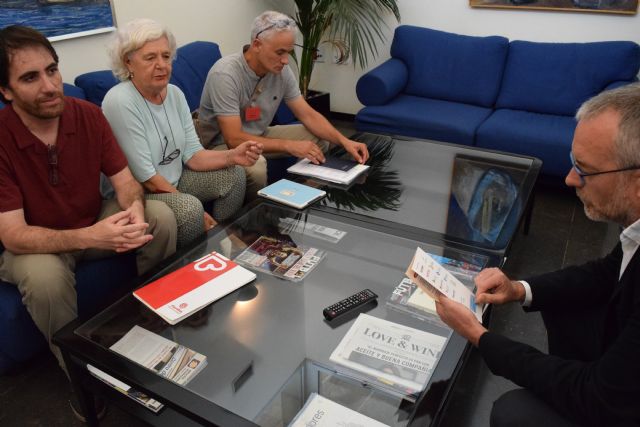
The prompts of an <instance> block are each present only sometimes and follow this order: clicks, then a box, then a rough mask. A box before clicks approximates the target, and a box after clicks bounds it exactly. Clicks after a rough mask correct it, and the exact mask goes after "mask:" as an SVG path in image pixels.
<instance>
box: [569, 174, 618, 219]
mask: <svg viewBox="0 0 640 427" xmlns="http://www.w3.org/2000/svg"><path fill="white" fill-rule="evenodd" d="M626 188H627V182H626V181H624V180H622V179H621V180H619V185H616V187H615V189H614V190H613V194H612V196H611V197H610V198H609V200H608V202H607V203H606V205H603V206H600V207H599V208H596V207H594V206H593V205H590V204H589V203H585V201H584V200H583V198H582V197H581V196H580V193H577V194H578V197H579V198H580V201H582V205H583V207H584V214H585V215H586V216H587V218H589V219H590V220H592V221H599V222H614V223H616V224H620V225H623V226H626V225H628V224H627V222H628V218H627V216H628V212H627V211H628V203H627V202H625V199H624V194H625V193H626ZM587 202H588V200H587Z"/></svg>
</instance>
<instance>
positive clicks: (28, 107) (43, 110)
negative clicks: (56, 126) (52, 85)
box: [14, 92, 64, 119]
mask: <svg viewBox="0 0 640 427" xmlns="http://www.w3.org/2000/svg"><path fill="white" fill-rule="evenodd" d="M56 98H59V99H60V100H61V101H62V102H60V103H59V104H57V105H53V106H43V105H42V104H43V103H44V102H46V101H50V100H52V99H56ZM14 102H16V104H17V105H18V106H19V107H20V108H21V109H22V110H24V111H25V112H26V113H28V114H29V115H31V116H34V117H37V118H39V119H54V118H56V117H60V115H61V114H62V111H63V110H64V95H63V94H62V93H61V92H55V93H54V94H53V95H51V96H48V97H42V98H40V99H38V100H36V102H35V104H29V103H22V102H20V101H18V100H15V101H14Z"/></svg>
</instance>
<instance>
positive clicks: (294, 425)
mask: <svg viewBox="0 0 640 427" xmlns="http://www.w3.org/2000/svg"><path fill="white" fill-rule="evenodd" d="M309 426H313V427H334V426H345V427H346V426H348V427H388V426H387V425H386V424H382V423H381V422H379V421H376V420H374V419H373V418H369V417H367V416H366V415H362V414H361V413H359V412H356V411H354V410H353V409H349V408H347V407H345V406H342V405H340V404H338V403H336V402H334V401H332V400H329V399H327V398H326V397H322V396H320V395H319V394H317V393H311V395H310V396H309V398H308V399H307V403H305V404H304V406H303V407H302V409H301V410H300V412H298V415H296V416H295V418H294V419H293V420H292V421H291V423H290V424H289V427H309Z"/></svg>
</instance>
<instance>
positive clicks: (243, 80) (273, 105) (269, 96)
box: [199, 53, 300, 147]
mask: <svg viewBox="0 0 640 427" xmlns="http://www.w3.org/2000/svg"><path fill="white" fill-rule="evenodd" d="M256 89H257V90H256ZM298 96H300V89H299V88H298V82H297V81H296V77H295V75H294V74H293V71H292V70H291V68H289V66H288V65H285V67H284V68H283V69H282V72H280V73H279V74H274V73H267V74H266V75H265V76H264V77H262V78H260V77H259V76H258V75H257V74H256V73H255V72H254V71H253V70H252V69H251V68H250V67H249V64H247V61H246V60H245V58H244V55H243V54H242V53H234V54H231V55H228V56H225V57H224V58H222V59H220V60H219V61H218V62H216V63H215V64H214V65H213V67H211V70H209V74H208V75H207V81H206V83H205V85H204V90H203V91H202V98H201V99H200V111H199V118H200V137H201V139H202V143H203V144H204V145H205V146H206V147H210V146H212V145H219V144H224V141H223V138H222V133H221V132H220V126H218V121H217V120H216V117H217V116H240V120H241V121H242V130H243V131H244V132H247V133H250V134H252V135H262V134H264V132H265V131H266V130H267V127H268V126H269V124H270V123H271V121H272V120H273V117H274V116H275V114H276V111H277V110H278V106H279V105H280V103H281V102H282V101H283V100H284V101H289V100H291V99H295V98H297V97H298ZM252 98H253V101H252ZM248 106H254V107H255V106H258V107H260V112H261V114H260V119H259V120H254V121H247V120H246V117H245V108H247V107H248Z"/></svg>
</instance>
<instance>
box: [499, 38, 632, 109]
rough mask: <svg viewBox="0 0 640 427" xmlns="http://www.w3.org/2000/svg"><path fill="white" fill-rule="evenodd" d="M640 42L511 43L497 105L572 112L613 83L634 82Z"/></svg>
mask: <svg viewBox="0 0 640 427" xmlns="http://www.w3.org/2000/svg"><path fill="white" fill-rule="evenodd" d="M639 68H640V46H638V45H637V44H636V43H633V42H625V41H619V42H596V43H534V42H527V41H514V42H511V44H510V47H509V57H508V59H507V65H506V68H505V73H504V79H503V82H502V88H501V89H500V95H499V97H498V101H497V103H496V107H497V108H508V109H514V110H524V111H531V112H535V113H543V114H559V115H565V116H572V115H574V114H575V113H576V111H577V110H578V108H579V107H580V105H581V104H582V103H583V102H584V101H586V100H587V99H589V98H591V97H592V96H595V95H597V94H598V93H600V92H601V91H602V90H604V89H605V88H606V87H607V86H608V85H609V84H611V83H613V82H615V81H619V80H622V81H633V80H634V79H635V77H636V75H637V74H638V69H639Z"/></svg>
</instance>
